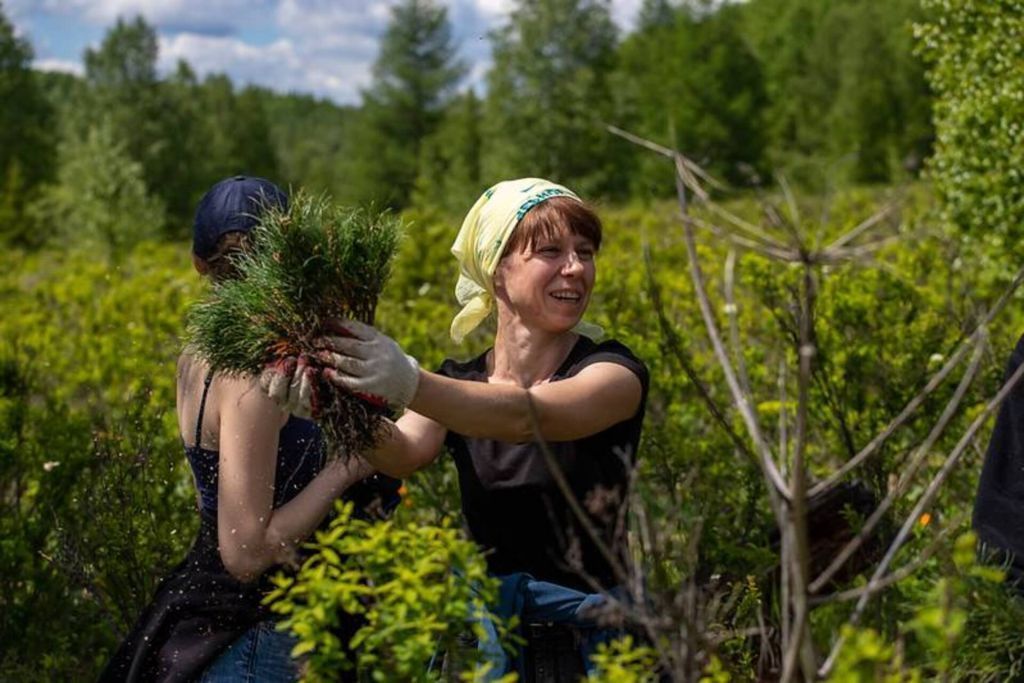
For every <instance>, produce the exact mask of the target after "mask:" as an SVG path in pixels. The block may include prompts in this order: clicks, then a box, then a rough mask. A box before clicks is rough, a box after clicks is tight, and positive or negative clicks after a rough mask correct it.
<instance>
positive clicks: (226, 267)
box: [203, 231, 252, 282]
mask: <svg viewBox="0 0 1024 683" xmlns="http://www.w3.org/2000/svg"><path fill="white" fill-rule="evenodd" d="M251 243H252V240H251V239H250V236H249V233H248V232H241V231H232V232H226V233H224V234H223V235H221V236H220V238H218V239H217V246H216V247H214V250H213V253H212V254H210V256H209V258H205V259H203V260H204V261H206V264H207V265H208V266H209V271H208V272H207V274H208V275H209V276H210V278H212V279H213V280H214V281H215V282H219V281H221V280H229V279H231V278H235V277H238V267H237V265H236V263H235V262H236V259H237V257H238V256H240V255H241V254H244V253H245V252H247V251H249V248H250V246H251Z"/></svg>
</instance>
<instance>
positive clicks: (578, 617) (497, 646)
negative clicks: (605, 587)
mask: <svg viewBox="0 0 1024 683" xmlns="http://www.w3.org/2000/svg"><path fill="white" fill-rule="evenodd" d="M497 578H498V579H499V580H500V581H501V587H500V589H499V593H498V606H497V608H496V609H495V610H494V612H495V616H497V617H499V618H501V619H508V618H509V617H512V616H518V617H519V623H520V624H531V623H537V622H546V623H556V624H568V625H570V626H573V627H575V628H577V629H579V630H580V635H581V636H582V639H581V642H580V657H581V658H582V659H583V665H584V667H585V668H586V671H587V673H588V674H590V673H593V664H592V663H591V661H590V655H592V654H593V653H594V651H595V650H596V649H597V646H598V645H599V644H600V643H603V642H608V641H610V640H612V639H613V638H614V637H615V636H616V635H617V631H616V630H615V629H610V628H598V625H597V622H596V621H594V619H593V617H592V616H591V612H592V610H594V608H597V607H600V606H601V605H603V604H604V603H605V596H603V595H601V594H600V593H584V592H582V591H578V590H575V589H573V588H568V587H566V586H561V585H559V584H557V583H550V582H548V581H538V580H536V579H534V578H533V577H532V576H530V575H529V574H524V573H515V574H507V575H505V576H499V577H497ZM481 625H482V626H483V627H484V631H485V633H486V637H485V638H483V639H481V640H480V644H479V648H480V652H481V653H482V654H483V658H484V661H485V662H489V663H490V664H491V670H490V673H489V675H488V680H494V679H496V678H498V677H500V676H501V675H503V674H505V673H508V672H509V671H510V670H512V669H511V667H512V664H513V662H512V661H510V660H511V657H510V656H509V655H508V653H507V652H505V650H504V649H503V648H502V647H501V643H500V642H499V641H498V633H497V629H496V628H495V626H494V623H493V622H492V621H491V620H490V619H484V620H482V623H481ZM514 664H515V669H516V670H517V671H518V672H519V674H520V677H522V676H523V670H522V669H523V657H522V653H521V652H520V654H519V656H518V657H516V660H515V662H514Z"/></svg>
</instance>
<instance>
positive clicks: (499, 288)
mask: <svg viewBox="0 0 1024 683" xmlns="http://www.w3.org/2000/svg"><path fill="white" fill-rule="evenodd" d="M506 263H507V262H506V260H505V259H501V260H500V261H498V267H497V268H495V269H494V278H493V279H492V280H491V282H492V284H493V285H494V291H495V292H503V291H505V266H506Z"/></svg>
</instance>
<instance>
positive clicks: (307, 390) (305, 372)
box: [260, 357, 316, 420]
mask: <svg viewBox="0 0 1024 683" xmlns="http://www.w3.org/2000/svg"><path fill="white" fill-rule="evenodd" d="M315 373H316V369H315V368H313V367H311V366H310V365H309V364H308V363H307V361H306V359H305V358H304V357H300V358H294V357H288V358H281V359H280V360H277V361H275V362H273V363H270V364H268V365H267V366H266V368H264V370H263V372H262V373H261V374H260V387H261V388H262V389H263V391H264V392H265V393H266V394H267V395H268V396H270V398H272V399H273V400H274V403H276V404H277V405H278V406H280V407H281V408H283V409H284V410H286V411H288V412H289V413H291V414H292V415H295V416H296V417H302V418H306V419H307V420H308V419H312V418H314V417H316V415H315V411H314V410H313V393H314V387H315V385H316V377H315Z"/></svg>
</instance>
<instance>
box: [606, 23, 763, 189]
mask: <svg viewBox="0 0 1024 683" xmlns="http://www.w3.org/2000/svg"><path fill="white" fill-rule="evenodd" d="M743 11H744V10H743V8H741V7H738V6H730V5H727V6H725V7H723V8H722V9H721V10H719V11H717V12H697V11H695V10H693V9H691V8H689V7H684V8H682V9H679V10H677V11H672V10H671V9H668V8H667V6H666V5H662V6H660V7H658V6H654V7H652V8H650V9H649V10H648V12H649V13H650V16H648V18H647V19H646V20H643V21H641V28H640V29H639V30H638V31H637V32H636V33H633V34H632V35H630V36H628V37H627V38H626V40H625V41H624V42H623V44H622V45H621V46H620V48H619V67H618V71H617V72H616V74H615V75H616V84H617V89H616V91H617V99H618V100H619V101H618V104H617V107H618V115H619V117H621V119H618V120H616V123H619V124H620V125H621V126H622V127H624V128H627V129H628V130H630V131H632V132H635V133H637V134H639V135H642V136H644V137H647V138H649V139H652V140H655V141H657V142H659V143H661V144H665V145H669V146H671V147H673V148H676V149H679V150H682V151H683V152H684V153H685V154H686V155H687V156H689V157H690V158H692V159H695V160H697V161H698V162H699V163H701V164H703V165H705V166H706V167H707V168H708V169H709V170H711V171H712V172H714V173H717V174H720V175H721V176H722V177H723V178H725V179H727V180H730V181H733V182H738V183H745V182H747V181H749V179H750V175H751V174H752V173H753V172H754V171H755V170H756V169H758V168H760V167H762V166H763V155H764V151H765V150H764V148H765V145H766V143H767V139H766V136H765V134H764V129H765V124H764V121H763V115H762V111H763V110H764V109H765V107H766V104H767V101H766V97H765V92H764V89H765V85H764V77H763V75H762V73H761V65H760V63H759V62H758V61H757V60H756V59H755V57H754V55H753V54H752V52H751V50H750V48H749V46H748V41H747V40H746V38H745V36H743V35H742V33H741V29H742V12H743ZM698 94H699V96H698ZM634 157H635V158H636V167H637V168H636V171H635V172H634V174H633V175H632V176H631V178H630V184H631V189H632V190H633V192H634V193H635V194H640V195H641V196H643V195H646V194H652V195H654V196H669V195H670V194H671V192H672V189H673V181H672V175H671V167H670V166H668V165H667V164H665V163H664V162H663V160H662V159H660V158H659V157H656V156H654V155H652V154H650V153H649V152H647V151H645V150H644V151H641V150H639V149H637V150H635V151H634Z"/></svg>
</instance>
